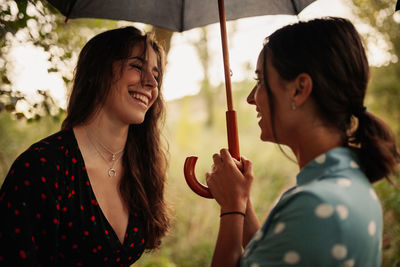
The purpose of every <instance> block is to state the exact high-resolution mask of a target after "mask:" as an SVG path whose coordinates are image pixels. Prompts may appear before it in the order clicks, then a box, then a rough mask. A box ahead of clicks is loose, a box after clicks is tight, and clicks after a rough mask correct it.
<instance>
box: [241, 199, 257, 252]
mask: <svg viewBox="0 0 400 267" xmlns="http://www.w3.org/2000/svg"><path fill="white" fill-rule="evenodd" d="M260 227H261V225H260V221H259V220H258V218H257V215H256V213H255V211H254V208H253V205H252V204H251V201H250V200H249V201H248V202H247V208H246V217H245V219H244V226H243V248H244V247H246V246H247V244H248V243H249V242H250V240H251V238H252V237H253V236H254V234H255V233H256V232H257V231H258V230H259V229H260Z"/></svg>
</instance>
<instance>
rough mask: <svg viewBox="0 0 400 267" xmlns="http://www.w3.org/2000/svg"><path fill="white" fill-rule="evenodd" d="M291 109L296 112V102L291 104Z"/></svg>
mask: <svg viewBox="0 0 400 267" xmlns="http://www.w3.org/2000/svg"><path fill="white" fill-rule="evenodd" d="M290 108H291V109H292V110H296V108H297V107H296V104H295V103H294V101H292V102H290Z"/></svg>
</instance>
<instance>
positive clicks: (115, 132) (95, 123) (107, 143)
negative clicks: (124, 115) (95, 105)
mask: <svg viewBox="0 0 400 267" xmlns="http://www.w3.org/2000/svg"><path fill="white" fill-rule="evenodd" d="M82 127H84V129H85V131H86V132H87V134H88V135H89V138H94V139H95V141H97V142H98V143H99V144H100V145H101V146H104V147H106V148H107V149H106V150H109V152H112V153H118V152H120V151H121V150H123V149H124V147H125V144H126V140H127V137H128V129H129V125H124V126H122V125H116V124H114V123H112V122H108V121H107V120H101V119H95V120H92V121H90V122H88V123H85V124H84V125H82Z"/></svg>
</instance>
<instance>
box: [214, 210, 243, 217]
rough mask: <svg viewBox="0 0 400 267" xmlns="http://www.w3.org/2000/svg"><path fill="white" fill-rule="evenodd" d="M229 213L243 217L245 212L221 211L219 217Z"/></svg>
mask: <svg viewBox="0 0 400 267" xmlns="http://www.w3.org/2000/svg"><path fill="white" fill-rule="evenodd" d="M230 214H239V215H242V216H243V217H246V214H245V213H243V212H241V211H230V212H223V213H221V215H219V217H222V216H225V215H230Z"/></svg>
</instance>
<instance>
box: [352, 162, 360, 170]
mask: <svg viewBox="0 0 400 267" xmlns="http://www.w3.org/2000/svg"><path fill="white" fill-rule="evenodd" d="M350 167H352V168H353V169H358V168H359V166H358V164H357V163H356V162H355V161H354V160H352V161H350Z"/></svg>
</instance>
